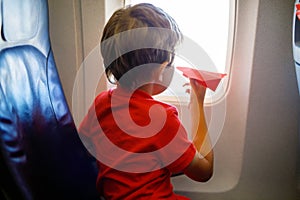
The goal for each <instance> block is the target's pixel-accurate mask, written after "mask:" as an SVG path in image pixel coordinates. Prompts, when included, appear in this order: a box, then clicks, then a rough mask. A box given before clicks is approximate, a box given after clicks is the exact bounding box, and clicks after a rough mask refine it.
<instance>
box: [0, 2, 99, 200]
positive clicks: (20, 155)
mask: <svg viewBox="0 0 300 200" xmlns="http://www.w3.org/2000/svg"><path fill="white" fill-rule="evenodd" d="M0 6H1V9H0V27H1V38H0V149H1V152H0V184H1V190H2V193H3V194H2V195H4V196H6V198H9V199H18V200H19V199H38V200H40V199H97V198H98V194H97V191H96V186H95V183H96V177H97V168H96V162H95V159H94V158H93V157H92V156H89V155H88V153H87V151H86V149H85V147H84V146H83V144H82V142H81V140H80V138H79V137H78V133H77V130H76V127H75V125H74V122H73V118H72V116H71V114H70V111H69V108H68V105H67V103H66V99H65V96H64V92H63V90H62V87H61V83H60V79H59V76H58V73H57V69H56V65H55V62H54V58H53V53H52V50H51V44H50V39H49V31H48V5H47V0H0Z"/></svg>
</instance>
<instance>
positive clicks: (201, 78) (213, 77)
mask: <svg viewBox="0 0 300 200" xmlns="http://www.w3.org/2000/svg"><path fill="white" fill-rule="evenodd" d="M177 69H178V70H180V71H182V72H183V76H185V77H187V78H192V79H196V80H197V81H198V82H199V83H200V84H201V85H203V86H204V87H207V88H209V89H211V90H212V91H215V90H216V89H217V87H218V85H219V83H220V81H221V79H222V78H223V77H224V76H226V74H221V73H216V72H208V71H203V70H198V69H193V68H189V67H177Z"/></svg>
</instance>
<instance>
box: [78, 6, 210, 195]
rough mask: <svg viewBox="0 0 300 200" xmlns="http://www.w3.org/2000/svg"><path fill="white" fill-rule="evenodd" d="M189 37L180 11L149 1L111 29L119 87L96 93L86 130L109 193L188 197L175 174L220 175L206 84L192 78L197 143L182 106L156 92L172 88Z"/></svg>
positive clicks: (113, 74) (111, 69) (116, 18)
mask: <svg viewBox="0 0 300 200" xmlns="http://www.w3.org/2000/svg"><path fill="white" fill-rule="evenodd" d="M181 38H182V35H181V32H180V30H179V28H178V26H177V24H176V22H175V21H174V20H173V19H172V17H170V16H169V15H168V14H167V13H165V12H164V11H163V10H161V9H160V8H157V7H155V6H153V5H151V4H146V3H143V4H137V5H135V6H129V7H127V8H124V9H119V10H117V11H116V12H115V13H114V14H113V15H112V17H111V18H110V20H109V21H108V22H107V24H106V26H105V28H104V31H103V36H102V39H101V54H102V57H103V60H104V65H105V68H106V70H105V72H106V75H107V77H108V79H109V80H110V81H112V78H113V79H114V80H115V83H116V85H117V87H116V88H115V89H111V90H109V91H105V92H102V93H100V94H99V95H98V96H97V97H96V99H95V101H94V104H93V106H92V107H91V108H90V110H89V113H88V114H87V116H86V117H85V118H84V120H83V122H82V123H81V126H80V128H79V132H80V134H81V138H85V139H84V141H89V142H84V143H85V145H86V146H87V144H88V147H87V148H88V149H89V151H90V152H91V153H92V154H93V155H94V156H95V157H96V158H97V160H98V167H99V174H98V179H97V188H98V190H99V191H100V193H101V196H102V197H104V198H105V199H134V200H135V199H139V200H140V199H155V200H156V199H187V198H185V197H183V196H179V195H176V194H175V193H174V192H173V187H172V184H171V181H170V177H171V175H172V174H175V173H181V172H183V173H184V174H185V175H187V176H188V177H190V178H191V179H193V180H195V181H201V182H205V181H207V180H209V179H210V178H211V176H212V173H213V151H212V149H211V144H210V141H209V137H208V133H207V125H206V121H205V118H204V110H203V102H204V96H205V91H206V89H205V88H204V87H202V86H201V85H199V84H197V82H196V81H195V80H192V79H191V80H190V85H191V87H192V89H193V94H191V104H192V105H193V106H194V107H193V106H192V110H194V111H195V113H196V115H200V120H197V118H194V119H193V120H194V121H195V122H194V124H195V125H196V126H195V127H196V129H195V131H194V133H193V135H194V139H193V142H191V141H189V140H188V139H187V133H186V131H185V129H184V128H183V126H182V124H181V122H180V121H179V119H178V113H177V110H176V109H175V107H173V106H171V105H168V104H166V103H163V102H159V101H157V100H154V99H153V98H152V97H151V96H153V95H156V94H159V93H161V92H163V91H164V90H165V89H166V88H167V87H168V84H169V82H170V80H171V77H172V75H173V71H174V67H173V66H172V62H173V58H174V52H175V47H176V45H177V44H178V43H179V42H180V41H181ZM195 106H196V107H195Z"/></svg>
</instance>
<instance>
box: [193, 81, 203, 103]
mask: <svg viewBox="0 0 300 200" xmlns="http://www.w3.org/2000/svg"><path fill="white" fill-rule="evenodd" d="M190 84H191V87H192V89H193V91H194V93H195V94H196V96H197V98H198V100H200V101H203V100H204V97H205V93H206V87H204V86H202V85H201V84H199V82H198V81H197V80H195V79H190Z"/></svg>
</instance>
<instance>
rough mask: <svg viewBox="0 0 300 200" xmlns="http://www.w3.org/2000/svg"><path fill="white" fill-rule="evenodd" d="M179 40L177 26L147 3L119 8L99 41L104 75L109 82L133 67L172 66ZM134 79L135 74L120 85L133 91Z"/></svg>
mask: <svg viewBox="0 0 300 200" xmlns="http://www.w3.org/2000/svg"><path fill="white" fill-rule="evenodd" d="M141 28H142V29H141ZM130 30H138V31H137V32H134V31H131V32H130ZM166 30H169V31H166ZM122 33H126V34H125V35H126V36H125V37H124V34H123V35H122ZM181 40H182V34H181V31H180V30H179V28H178V25H177V23H176V22H175V20H174V19H173V18H172V17H171V16H169V15H168V14H167V13H166V12H164V11H163V10H162V9H160V8H158V7H156V6H154V5H152V4H148V3H141V4H137V5H134V6H128V7H125V8H121V9H119V10H117V11H115V12H114V13H113V15H112V16H111V18H110V19H109V21H108V22H107V24H106V26H105V27H104V30H103V35H102V38H101V54H102V57H103V60H104V66H105V73H106V76H107V77H108V79H109V81H110V82H112V80H111V75H113V77H114V79H115V80H117V81H120V79H121V77H122V76H123V75H124V74H125V73H126V72H128V71H129V70H131V69H133V68H134V67H137V66H141V65H145V64H152V63H153V64H155V63H156V64H162V63H163V62H165V61H168V62H170V64H171V63H172V62H173V58H174V51H175V47H176V45H177V44H178V43H179V42H180V41H181ZM154 43H155V44H154ZM153 66H154V65H153ZM137 78H138V77H136V75H134V77H131V78H130V79H131V81H129V82H128V81H127V82H124V83H122V84H123V85H125V86H127V87H129V88H132V87H134V82H135V81H136V80H137Z"/></svg>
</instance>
